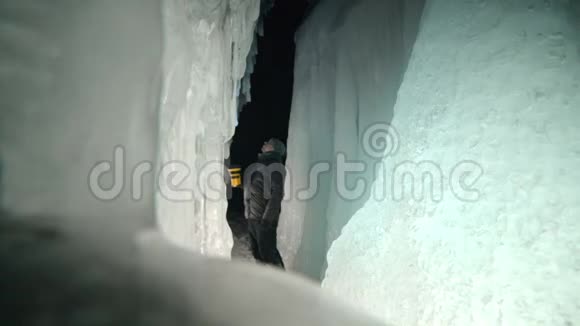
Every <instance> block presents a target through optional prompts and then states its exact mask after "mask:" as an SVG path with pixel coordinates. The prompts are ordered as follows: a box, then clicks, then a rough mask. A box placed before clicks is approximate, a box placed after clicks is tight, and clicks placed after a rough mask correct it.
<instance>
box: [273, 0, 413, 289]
mask: <svg viewBox="0 0 580 326" xmlns="http://www.w3.org/2000/svg"><path fill="white" fill-rule="evenodd" d="M422 4H423V1H370V0H363V1H351V0H340V1H321V2H320V3H318V4H317V6H316V7H315V8H314V10H313V11H312V13H311V14H310V15H309V17H308V19H307V20H306V22H305V23H304V24H303V25H302V26H301V27H300V30H299V32H298V35H297V50H296V66H295V76H294V78H295V81H294V98H293V103H292V112H291V117H290V130H289V136H288V159H287V162H286V163H287V167H288V169H289V171H290V174H289V175H290V177H289V178H287V194H288V197H287V200H286V201H285V202H284V205H283V207H282V216H281V221H280V227H279V229H278V234H279V242H280V248H281V252H282V255H283V256H284V258H285V261H287V262H288V265H289V266H292V268H293V269H295V270H297V271H301V272H304V273H306V274H307V275H309V276H311V277H313V278H320V273H321V271H322V269H323V264H324V261H325V255H326V252H327V249H328V247H329V245H330V243H331V242H332V241H333V240H334V239H336V238H337V237H338V235H339V234H340V231H341V229H342V227H343V226H344V224H345V223H346V222H347V221H348V219H349V218H350V217H351V216H352V215H353V214H354V212H355V211H356V210H357V209H358V208H359V207H360V206H361V205H362V204H363V203H364V201H365V199H366V198H367V197H368V191H367V192H365V193H363V194H362V195H361V196H358V198H356V199H355V200H351V199H345V197H344V196H341V194H340V193H339V192H338V191H337V186H336V185H337V174H336V173H334V172H329V170H330V169H332V171H334V170H335V169H336V166H337V164H336V162H337V157H338V155H339V154H343V155H344V156H345V158H346V160H348V161H360V162H363V163H365V164H367V165H370V164H371V163H373V162H374V161H375V159H374V158H373V157H370V156H368V155H367V154H366V153H365V152H364V151H363V149H362V147H361V143H362V141H363V139H364V138H365V132H366V130H367V129H368V128H370V127H371V126H373V125H374V124H375V123H378V122H383V123H384V122H389V121H390V119H391V112H392V107H393V105H394V103H395V99H396V92H397V90H398V88H399V86H400V82H401V80H402V76H403V73H404V68H405V64H406V62H407V60H408V55H409V52H410V48H411V46H412V43H413V41H414V39H415V35H416V30H417V28H418V22H419V17H420V14H421V8H422ZM321 162H322V163H323V164H322V165H320V164H319V165H318V166H319V167H320V168H321V169H317V168H314V169H313V166H315V165H316V164H317V163H321ZM324 163H328V164H329V165H328V169H326V172H325V171H324ZM317 172H324V173H322V174H321V175H320V176H319V177H318V180H316V174H311V173H317ZM356 180H364V181H365V182H367V184H369V185H370V183H371V182H372V180H373V179H372V173H371V171H370V170H367V171H366V173H362V174H361V173H358V174H351V175H348V176H347V178H346V182H347V184H348V187H349V188H354V185H355V182H356ZM311 183H312V184H316V185H317V187H312V188H310V191H308V192H302V190H304V189H307V188H309V187H308V185H309V184H311ZM369 188H370V187H367V190H368V189H369Z"/></svg>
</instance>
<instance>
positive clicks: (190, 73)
mask: <svg viewBox="0 0 580 326" xmlns="http://www.w3.org/2000/svg"><path fill="white" fill-rule="evenodd" d="M163 12H164V18H165V36H166V38H165V53H164V54H165V55H164V60H163V68H164V90H163V95H162V103H161V114H160V145H159V149H160V153H161V154H160V166H161V169H162V173H161V176H162V177H161V178H160V182H159V189H158V192H157V196H156V198H157V216H158V222H159V225H160V227H161V229H162V230H163V231H164V233H165V234H166V235H167V236H168V237H169V238H170V239H171V240H172V241H174V242H175V243H176V244H179V245H181V246H184V247H186V248H189V249H192V250H194V251H196V252H199V253H202V254H205V255H211V256H226V257H228V256H229V255H230V249H231V246H232V235H231V231H230V230H229V227H228V225H227V222H226V218H225V216H226V207H227V206H226V205H227V201H226V193H225V191H226V190H225V185H224V179H223V173H224V171H223V165H222V164H223V162H224V160H225V158H226V157H227V156H228V151H229V148H226V146H225V145H226V142H227V141H228V140H229V139H230V138H231V137H232V136H233V133H234V129H235V126H236V123H237V113H238V95H239V94H240V90H243V91H244V92H248V91H249V86H248V84H247V78H246V79H245V80H246V82H242V79H243V77H244V75H246V71H247V69H246V67H247V63H248V62H250V63H252V59H251V57H252V56H250V57H249V59H248V55H249V54H250V50H251V49H252V48H254V49H255V47H252V44H253V43H254V34H255V31H256V23H257V20H258V16H259V12H260V1H259V0H213V1H191V0H166V1H164V8H163ZM252 54H255V51H253V52H252ZM250 68H251V67H250ZM250 71H251V69H250ZM244 98H249V96H248V95H245V96H244ZM172 174H173V175H172ZM210 176H211V177H210Z"/></svg>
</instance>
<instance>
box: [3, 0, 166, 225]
mask: <svg viewBox="0 0 580 326" xmlns="http://www.w3.org/2000/svg"><path fill="white" fill-rule="evenodd" d="M63 13H65V14H63ZM161 32H162V24H161V10H160V1H157V0H144V1H141V0H127V1H122V2H111V1H105V2H103V1H96V0H87V1H82V2H79V1H72V0H55V1H51V2H45V1H10V0H2V1H0V46H1V48H2V56H1V59H0V91H1V103H2V104H1V106H0V114H1V118H0V159H1V160H2V163H1V165H2V174H3V175H2V177H1V179H2V183H3V184H2V187H3V189H2V190H3V191H2V206H3V208H4V209H7V210H9V211H12V212H14V213H16V214H46V215H55V216H63V217H75V218H76V217H86V218H89V219H91V220H99V219H102V218H103V217H105V216H108V217H111V218H112V219H114V220H116V221H117V222H118V223H117V227H116V228H113V229H111V230H109V231H108V232H114V231H116V230H119V229H123V227H122V226H123V225H125V226H131V227H134V226H135V225H145V224H148V223H149V224H153V222H154V207H153V200H152V199H153V198H152V195H151V194H152V193H153V189H152V187H151V185H152V184H153V177H152V174H151V173H149V174H146V175H144V176H143V177H142V178H141V179H140V181H142V183H141V185H142V186H143V187H138V189H140V190H141V191H139V192H137V191H135V192H133V191H132V187H131V186H132V185H133V184H132V174H131V171H133V168H134V167H136V166H137V165H139V164H140V163H141V162H143V161H150V160H151V158H153V157H155V151H156V148H155V145H154V144H155V143H156V142H157V140H156V137H157V128H156V123H157V120H158V116H157V114H158V103H157V100H158V97H159V93H160V92H159V90H160V87H161V67H160V65H159V63H160V62H161V55H162V33H161ZM115 148H119V149H122V156H118V157H117V158H115V157H114V150H115ZM95 167H97V169H96V170H94V169H93V168H95ZM91 171H97V172H99V171H100V172H102V173H100V174H99V173H97V174H95V175H96V176H97V177H98V178H96V179H95V178H91V177H90V175H91ZM139 193H140V195H139V196H140V198H138V200H133V198H134V197H133V195H135V194H137V195H138V194H139ZM100 236H104V234H100Z"/></svg>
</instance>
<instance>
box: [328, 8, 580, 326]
mask: <svg viewBox="0 0 580 326" xmlns="http://www.w3.org/2000/svg"><path fill="white" fill-rule="evenodd" d="M571 5H573V4H572V3H568V2H566V1H531V0H527V1H526V0H519V1H508V2H506V1H500V0H487V1H449V0H432V1H429V2H428V5H427V7H426V12H425V14H424V17H423V22H422V28H421V31H420V35H419V39H418V41H417V43H416V45H415V47H414V50H413V55H412V59H411V61H410V65H409V68H408V71H407V72H406V75H405V78H404V82H403V84H402V87H401V89H400V91H399V94H398V100H397V104H396V106H395V111H394V119H393V126H394V127H395V128H396V129H397V130H398V132H399V135H400V138H399V139H400V146H399V151H398V152H397V153H396V154H394V155H390V156H388V157H386V158H385V159H384V161H383V163H384V171H385V172H386V173H385V175H386V177H385V178H384V179H379V180H377V181H376V183H375V188H374V190H375V191H377V193H378V192H379V191H383V190H384V191H386V193H385V194H386V196H385V199H382V200H375V199H373V198H371V199H370V200H369V201H368V202H367V203H366V204H365V205H364V207H363V208H362V209H360V210H359V211H358V212H357V213H356V215H355V216H354V217H353V218H352V219H351V221H350V222H349V223H348V224H347V226H346V227H345V228H344V229H343V233H342V235H341V236H340V237H339V239H338V240H336V241H335V242H334V244H333V245H332V248H331V250H330V252H329V254H328V265H329V266H328V269H327V272H326V277H325V279H324V282H323V286H324V287H325V288H326V289H328V290H330V291H332V292H334V293H335V294H337V295H340V296H342V297H344V298H348V299H349V300H351V302H353V303H355V304H357V305H358V306H360V307H363V308H365V309H366V310H367V311H370V312H372V313H373V314H375V315H376V316H379V317H380V318H382V319H383V320H386V321H389V322H392V323H393V324H396V325H572V324H574V323H575V322H577V321H578V320H579V319H580V307H579V306H578V302H580V256H579V252H580V247H579V244H578V237H579V235H580V219H579V217H580V201H578V197H579V195H580V170H578V166H580V140H579V138H578V135H580V125H579V124H578V122H579V121H580V113H579V111H578V107H579V106H580V57H579V51H578V50H579V45H580V43H579V39H578V31H579V30H578V25H577V24H578V21H579V19H580V16H573V15H572V12H573V11H572V8H570V7H569V6H571ZM385 55H386V54H385ZM385 114H387V113H385ZM466 160H469V161H470V162H468V163H467V165H461V162H465V161H466ZM405 161H409V162H412V163H417V164H418V163H425V164H426V165H423V166H422V167H416V166H412V165H406V166H405V165H400V163H402V162H405ZM401 168H403V170H401ZM421 168H422V169H423V170H421ZM401 172H408V173H410V175H412V176H414V178H415V180H412V179H410V178H406V179H402V178H400V176H401ZM423 173H428V174H430V175H431V176H433V177H434V178H433V180H434V181H433V185H434V187H433V188H432V192H431V191H429V189H427V190H428V191H427V192H426V193H424V194H425V196H424V197H423V198H420V190H421V189H420V188H418V187H420V186H421V185H424V186H428V185H429V184H428V183H423V182H421V180H420V179H421V177H422V176H423ZM481 173H483V174H482V175H480V174H481ZM478 176H479V179H478V178H477V177H478ZM405 186H406V187H408V188H407V190H410V189H411V186H415V191H417V192H416V193H415V195H414V197H413V196H411V192H410V191H406V192H400V191H401V189H402V187H405ZM474 190H475V192H474ZM430 192H431V193H432V195H431V194H430ZM401 194H403V196H402V197H399V196H400V195H401Z"/></svg>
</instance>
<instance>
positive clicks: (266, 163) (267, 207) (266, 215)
mask: <svg viewBox="0 0 580 326" xmlns="http://www.w3.org/2000/svg"><path fill="white" fill-rule="evenodd" d="M244 177H245V178H244V179H245V180H244V206H245V216H246V218H247V219H250V220H259V221H262V222H266V223H270V224H273V225H278V219H279V218H280V211H281V205H282V199H283V198H284V179H285V177H286V168H285V167H284V165H283V164H282V155H281V154H280V153H277V152H266V153H263V154H261V155H260V156H259V157H258V162H257V163H255V164H252V165H251V166H250V167H248V169H247V170H246V172H245V174H244Z"/></svg>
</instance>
